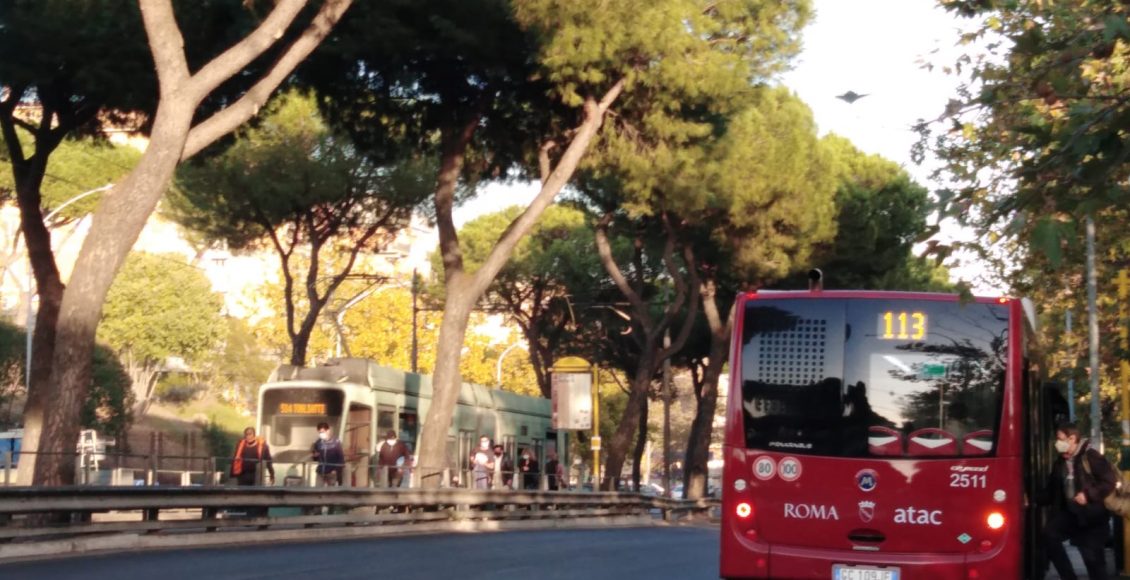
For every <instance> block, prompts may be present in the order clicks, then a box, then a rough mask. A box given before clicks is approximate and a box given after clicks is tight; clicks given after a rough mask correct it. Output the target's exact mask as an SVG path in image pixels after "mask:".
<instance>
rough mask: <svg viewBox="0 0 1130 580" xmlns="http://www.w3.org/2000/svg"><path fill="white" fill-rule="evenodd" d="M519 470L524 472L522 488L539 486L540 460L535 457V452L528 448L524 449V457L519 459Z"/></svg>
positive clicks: (534, 488)
mask: <svg viewBox="0 0 1130 580" xmlns="http://www.w3.org/2000/svg"><path fill="white" fill-rule="evenodd" d="M518 471H519V472H520V473H521V474H522V489H532V490H536V489H537V488H538V473H539V469H538V461H537V459H534V453H533V452H532V451H530V450H529V449H528V448H527V449H523V450H522V457H521V458H520V459H519V460H518Z"/></svg>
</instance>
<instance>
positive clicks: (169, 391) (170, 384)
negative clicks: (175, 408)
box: [153, 374, 207, 405]
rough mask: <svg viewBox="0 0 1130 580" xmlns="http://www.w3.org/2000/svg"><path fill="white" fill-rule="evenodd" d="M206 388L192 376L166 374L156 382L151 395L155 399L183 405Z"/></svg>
mask: <svg viewBox="0 0 1130 580" xmlns="http://www.w3.org/2000/svg"><path fill="white" fill-rule="evenodd" d="M206 389H207V387H205V386H204V385H201V384H200V383H198V382H197V381H195V380H193V379H192V377H190V376H188V375H183V374H173V375H169V376H166V377H164V378H162V379H161V381H160V382H158V383H157V387H156V388H155V389H154V390H153V396H154V398H156V399H157V400H159V401H161V402H164V403H169V404H173V405H184V404H187V403H189V402H190V401H193V400H195V399H196V398H197V397H199V396H200V395H201V394H202V393H204V391H205V390H206Z"/></svg>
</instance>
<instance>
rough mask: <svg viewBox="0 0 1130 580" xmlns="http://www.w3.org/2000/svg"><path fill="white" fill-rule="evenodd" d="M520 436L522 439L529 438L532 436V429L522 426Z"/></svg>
mask: <svg viewBox="0 0 1130 580" xmlns="http://www.w3.org/2000/svg"><path fill="white" fill-rule="evenodd" d="M518 434H519V435H521V436H522V437H528V436H529V435H530V428H529V427H527V426H525V425H522V428H521V430H519V433H518Z"/></svg>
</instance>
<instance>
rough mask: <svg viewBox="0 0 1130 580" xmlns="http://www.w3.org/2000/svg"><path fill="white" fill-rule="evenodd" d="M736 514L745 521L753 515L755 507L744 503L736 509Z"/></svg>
mask: <svg viewBox="0 0 1130 580" xmlns="http://www.w3.org/2000/svg"><path fill="white" fill-rule="evenodd" d="M734 513H735V514H737V516H738V517H739V518H742V519H743V520H744V519H746V518H748V517H749V516H752V515H753V505H752V504H750V503H749V502H747V501H743V502H741V503H739V504H738V505H737V507H735V508H734Z"/></svg>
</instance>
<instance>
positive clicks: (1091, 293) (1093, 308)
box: [1087, 215, 1103, 451]
mask: <svg viewBox="0 0 1130 580" xmlns="http://www.w3.org/2000/svg"><path fill="white" fill-rule="evenodd" d="M1097 294H1098V283H1097V282H1096V281H1095V219H1094V218H1092V217H1091V216H1090V215H1088V216H1087V316H1088V318H1089V320H1088V321H1087V326H1088V330H1089V332H1088V334H1089V338H1090V351H1091V357H1090V365H1091V377H1090V378H1091V444H1092V445H1098V450H1099V451H1102V448H1103V425H1102V412H1101V411H1100V409H1099V307H1098V298H1097V296H1096V295H1097Z"/></svg>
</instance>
